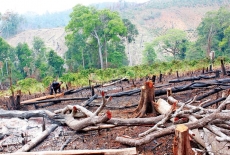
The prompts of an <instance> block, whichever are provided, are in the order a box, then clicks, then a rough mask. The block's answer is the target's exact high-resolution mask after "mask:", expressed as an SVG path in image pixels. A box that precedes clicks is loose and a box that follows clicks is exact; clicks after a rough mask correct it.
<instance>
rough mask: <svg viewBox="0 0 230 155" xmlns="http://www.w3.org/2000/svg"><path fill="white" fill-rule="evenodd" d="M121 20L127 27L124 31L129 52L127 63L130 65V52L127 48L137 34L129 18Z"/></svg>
mask: <svg viewBox="0 0 230 155" xmlns="http://www.w3.org/2000/svg"><path fill="white" fill-rule="evenodd" d="M123 22H124V24H125V26H126V28H127V33H126V36H125V38H126V43H127V48H128V54H129V65H130V66H132V60H131V53H130V50H129V44H130V43H132V42H133V41H135V37H136V36H137V35H138V30H137V28H136V26H135V25H134V24H132V23H131V21H130V20H129V19H123Z"/></svg>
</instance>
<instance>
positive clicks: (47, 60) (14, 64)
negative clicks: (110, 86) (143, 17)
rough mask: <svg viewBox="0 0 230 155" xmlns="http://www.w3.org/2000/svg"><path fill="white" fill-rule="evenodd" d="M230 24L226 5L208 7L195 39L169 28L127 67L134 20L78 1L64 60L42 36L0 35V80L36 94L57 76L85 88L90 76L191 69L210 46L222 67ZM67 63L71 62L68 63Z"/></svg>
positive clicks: (102, 78)
mask: <svg viewBox="0 0 230 155" xmlns="http://www.w3.org/2000/svg"><path fill="white" fill-rule="evenodd" d="M229 25H230V12H229V10H227V9H226V8H220V9H219V10H218V11H212V12H208V13H207V14H206V16H205V17H204V18H203V20H202V22H201V23H200V25H199V27H198V28H197V30H198V32H199V33H198V39H197V41H195V42H190V41H189V40H187V36H186V33H185V32H183V31H181V30H177V29H170V30H168V31H166V33H165V34H164V35H162V36H159V37H157V38H155V39H154V40H153V41H152V42H149V43H146V46H145V49H144V50H143V55H144V58H143V64H144V65H140V66H133V67H127V64H128V61H127V57H126V54H125V44H126V48H127V49H128V48H129V44H130V43H131V42H133V41H134V40H135V37H136V36H137V35H138V31H137V29H136V27H135V25H134V24H132V23H131V22H130V21H129V20H128V19H121V17H120V16H119V14H118V13H117V12H113V11H110V10H107V9H103V10H97V9H95V8H93V7H85V6H82V5H77V6H75V7H74V10H73V12H72V13H71V16H70V22H69V24H68V26H67V27H66V31H67V33H68V35H67V36H66V44H67V46H68V51H67V52H66V54H65V59H63V58H61V57H60V56H58V55H57V53H55V52H54V50H53V49H48V48H46V47H45V44H44V41H43V40H42V39H41V38H38V37H35V38H34V40H33V48H32V49H30V48H29V46H28V45H27V44H26V43H19V44H18V45H17V46H16V48H12V47H10V46H9V45H8V43H7V42H6V41H5V40H4V39H3V38H0V69H1V70H0V71H1V72H0V75H1V76H0V77H1V78H0V84H2V83H6V84H9V83H10V82H9V81H10V80H9V79H10V78H11V79H12V82H13V84H14V86H13V88H14V90H17V89H22V91H23V92H24V93H34V92H41V91H44V90H45V88H47V87H48V86H49V85H50V83H51V82H52V81H53V80H62V81H64V82H65V83H66V84H67V83H68V84H71V85H72V86H75V87H81V86H86V85H88V80H89V78H92V79H93V80H96V81H100V82H102V83H103V82H106V81H110V80H111V79H116V78H122V77H127V78H129V79H135V78H143V77H145V76H147V75H150V76H151V75H158V74H159V73H160V72H161V73H163V74H168V73H175V72H176V71H179V72H187V71H191V70H198V69H202V68H203V67H207V66H209V63H210V60H209V59H208V56H209V53H210V52H211V51H212V50H214V51H215V52H216V57H218V58H217V59H216V60H215V64H214V66H216V65H218V66H219V64H220V59H225V63H229V62H230V59H229V56H230V52H229V50H230V47H229V46H230V44H229V41H230V27H229ZM128 52H129V51H128ZM64 64H66V65H67V66H68V67H67V68H64Z"/></svg>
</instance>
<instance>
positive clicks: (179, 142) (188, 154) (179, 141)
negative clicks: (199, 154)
mask: <svg viewBox="0 0 230 155" xmlns="http://www.w3.org/2000/svg"><path fill="white" fill-rule="evenodd" d="M194 154H195V153H194V152H193V150H192V148H191V145H190V141H189V133H188V127H187V126H185V125H184V124H179V125H177V126H176V129H175V137H174V143H173V155H194Z"/></svg>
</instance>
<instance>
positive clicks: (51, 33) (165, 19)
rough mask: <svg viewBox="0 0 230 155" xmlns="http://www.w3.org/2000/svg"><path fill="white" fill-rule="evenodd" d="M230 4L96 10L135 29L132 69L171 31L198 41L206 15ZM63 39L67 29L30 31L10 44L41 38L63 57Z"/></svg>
mask: <svg viewBox="0 0 230 155" xmlns="http://www.w3.org/2000/svg"><path fill="white" fill-rule="evenodd" d="M228 3H229V2H228V1H208V2H204V1H199V2H197V3H195V2H190V1H187V0H183V1H176V0H167V1H164V2H163V1H158V0H152V1H149V2H146V3H142V4H137V3H128V2H125V1H119V2H117V3H110V5H109V4H108V3H106V5H103V4H104V3H100V4H95V5H94V6H95V7H96V8H103V7H107V8H109V9H111V10H114V11H118V12H119V13H120V14H121V16H122V18H127V19H129V20H130V21H131V22H132V23H133V24H135V25H136V27H137V29H138V31H139V35H138V36H137V37H136V41H135V42H134V43H132V44H131V45H130V47H129V50H130V53H131V55H132V58H133V63H132V65H136V64H140V63H141V60H142V59H141V57H142V51H143V49H144V46H145V43H146V42H151V41H152V40H153V39H154V38H155V37H158V36H161V35H162V34H164V33H165V32H166V30H168V29H171V28H174V29H181V30H184V31H186V32H187V35H188V39H189V40H191V41H193V40H195V39H196V28H197V26H198V25H199V24H200V22H201V20H202V18H203V17H204V15H205V13H206V12H208V11H213V10H218V9H219V8H220V7H222V6H225V7H226V6H227V7H228V6H229V5H228ZM52 22H54V21H52ZM67 24H68V23H66V25H67ZM64 36H65V30H64V27H59V28H50V29H38V30H27V31H24V32H21V33H20V34H18V35H16V36H14V37H11V38H10V39H8V40H7V41H8V42H9V44H10V45H12V46H16V45H17V44H18V43H19V42H26V43H28V44H29V46H30V47H32V44H31V43H32V40H33V38H34V37H40V38H42V39H43V40H44V41H45V44H46V45H47V46H48V47H50V48H52V49H54V50H55V51H56V52H57V53H58V54H59V55H63V54H64V53H65V52H66V50H67V47H66V46H65V39H64ZM127 54H128V52H127Z"/></svg>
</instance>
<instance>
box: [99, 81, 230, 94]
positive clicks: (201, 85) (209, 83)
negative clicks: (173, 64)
mask: <svg viewBox="0 0 230 155" xmlns="http://www.w3.org/2000/svg"><path fill="white" fill-rule="evenodd" d="M226 83H230V78H225V79H219V80H209V81H206V82H193V83H191V84H188V85H183V86H178V87H172V88H171V90H172V93H178V92H182V91H186V90H191V89H197V88H204V87H209V86H213V85H223V86H226ZM227 86H228V85H227ZM226 89H227V88H226ZM140 92H141V89H139V88H135V89H133V90H130V91H124V92H119V93H113V94H107V95H106V98H108V97H121V96H131V95H134V94H137V93H140ZM166 94H167V89H158V90H155V96H161V95H166ZM98 98H101V96H99V97H98Z"/></svg>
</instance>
